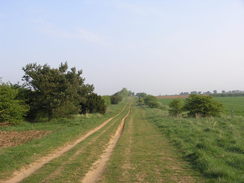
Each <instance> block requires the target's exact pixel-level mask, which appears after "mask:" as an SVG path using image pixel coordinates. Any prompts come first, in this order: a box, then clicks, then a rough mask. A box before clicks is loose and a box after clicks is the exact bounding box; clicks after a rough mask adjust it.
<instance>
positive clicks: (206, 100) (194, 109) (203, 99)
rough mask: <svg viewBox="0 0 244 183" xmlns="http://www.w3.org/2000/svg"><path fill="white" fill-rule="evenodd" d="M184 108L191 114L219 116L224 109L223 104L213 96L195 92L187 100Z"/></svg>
mask: <svg viewBox="0 0 244 183" xmlns="http://www.w3.org/2000/svg"><path fill="white" fill-rule="evenodd" d="M184 109H185V110H186V111H188V115H189V116H194V117H196V116H200V117H209V116H219V115H220V113H221V112H222V111H223V105H222V104H221V103H219V102H217V101H215V100H214V99H213V98H212V97H211V96H204V95H195V94H194V95H190V96H189V97H188V98H187V99H186V100H185V106H184Z"/></svg>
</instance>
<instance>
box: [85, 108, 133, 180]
mask: <svg viewBox="0 0 244 183" xmlns="http://www.w3.org/2000/svg"><path fill="white" fill-rule="evenodd" d="M129 114H130V110H129V111H128V113H127V114H126V115H125V117H124V118H123V119H122V120H121V123H120V125H119V127H118V128H117V130H116V132H115V134H114V135H113V136H112V137H111V139H110V140H109V143H108V146H107V148H106V149H105V151H104V153H103V154H102V155H101V157H100V158H99V159H98V160H97V161H96V162H95V163H94V164H93V165H92V168H91V170H90V171H89V172H87V174H86V175H85V177H84V178H83V179H82V180H81V182H82V183H95V182H97V180H98V179H99V178H100V177H101V175H102V173H103V171H104V169H105V167H106V163H107V161H108V160H109V158H110V156H111V155H112V152H113V149H114V148H115V146H116V144H117V142H118V140H119V138H120V136H121V134H122V132H123V128H124V125H125V120H126V118H127V117H128V116H129Z"/></svg>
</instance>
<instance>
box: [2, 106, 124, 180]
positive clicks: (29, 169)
mask: <svg viewBox="0 0 244 183" xmlns="http://www.w3.org/2000/svg"><path fill="white" fill-rule="evenodd" d="M125 108H126V106H125V107H124V108H123V109H122V110H121V111H120V112H119V113H118V114H116V115H115V116H113V117H111V118H109V119H108V120H106V121H104V122H103V123H102V124H101V125H99V126H98V127H96V128H94V129H92V130H90V131H88V132H87V133H86V134H85V135H82V136H81V137H79V138H78V139H76V140H75V141H73V142H70V143H69V144H66V145H64V146H62V147H60V148H57V149H56V150H54V151H53V152H52V153H50V154H48V155H46V156H44V157H41V158H40V159H39V160H37V161H35V162H33V163H31V164H29V165H28V166H26V167H23V168H21V169H20V170H18V171H15V172H14V173H13V175H12V176H11V177H10V178H8V179H5V180H0V183H18V182H20V181H22V180H23V179H24V178H26V177H28V176H30V175H31V174H32V173H34V172H35V171H37V170H38V169H40V168H41V167H42V166H44V165H45V164H47V163H48V162H50V161H51V160H53V159H55V158H58V157H59V156H61V155H62V154H64V153H65V152H67V151H69V150H71V149H72V148H73V147H75V146H76V145H77V144H79V143H80V142H82V141H84V140H85V139H86V138H88V137H89V136H91V135H92V134H94V133H95V132H97V131H98V130H100V129H101V128H103V127H104V126H105V125H107V124H108V123H109V122H110V121H111V120H113V119H114V118H116V117H117V116H118V115H120V114H121V113H122V112H123V111H124V110H125Z"/></svg>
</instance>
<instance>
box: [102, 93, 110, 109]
mask: <svg viewBox="0 0 244 183" xmlns="http://www.w3.org/2000/svg"><path fill="white" fill-rule="evenodd" d="M102 99H103V100H104V102H105V105H106V106H109V105H111V97H110V96H107V95H106V96H102Z"/></svg>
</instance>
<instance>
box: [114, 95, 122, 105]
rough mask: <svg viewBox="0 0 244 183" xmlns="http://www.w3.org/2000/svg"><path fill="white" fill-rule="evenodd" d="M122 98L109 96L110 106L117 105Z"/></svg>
mask: <svg viewBox="0 0 244 183" xmlns="http://www.w3.org/2000/svg"><path fill="white" fill-rule="evenodd" d="M122 99H123V98H122V97H121V96H117V95H113V96H111V104H118V103H120V102H121V101H122Z"/></svg>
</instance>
